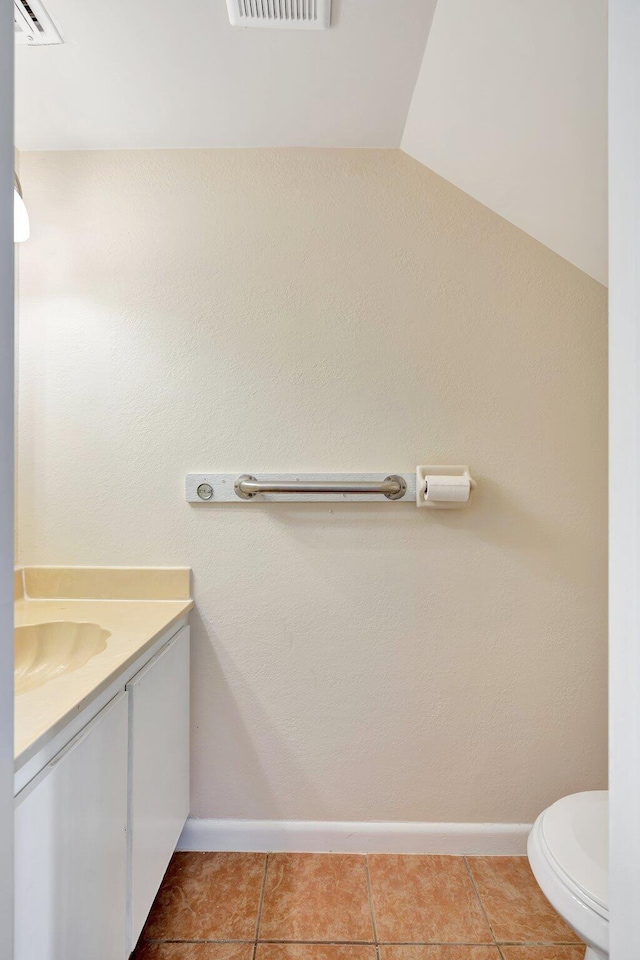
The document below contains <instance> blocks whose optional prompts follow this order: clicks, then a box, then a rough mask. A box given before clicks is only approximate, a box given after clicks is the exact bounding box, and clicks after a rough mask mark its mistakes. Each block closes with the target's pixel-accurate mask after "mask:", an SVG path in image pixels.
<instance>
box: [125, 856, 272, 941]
mask: <svg viewBox="0 0 640 960" xmlns="http://www.w3.org/2000/svg"><path fill="white" fill-rule="evenodd" d="M265 859H266V858H265V855H264V854H262V853H176V854H174V856H173V859H172V860H171V863H170V864H169V869H168V870H167V873H166V874H165V878H164V880H163V882H162V886H161V887H160V890H159V892H158V895H157V897H156V899H155V903H154V905H153V907H152V909H151V914H150V915H149V919H148V920H147V923H146V926H145V929H144V930H143V932H142V939H143V940H253V939H254V938H255V936H256V926H257V920H258V906H259V903H260V892H261V889H262V881H263V877H264V865H265Z"/></svg>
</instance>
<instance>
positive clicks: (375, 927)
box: [364, 854, 380, 960]
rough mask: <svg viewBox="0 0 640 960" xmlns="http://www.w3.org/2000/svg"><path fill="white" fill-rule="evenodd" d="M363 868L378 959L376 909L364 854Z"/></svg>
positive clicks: (366, 858)
mask: <svg viewBox="0 0 640 960" xmlns="http://www.w3.org/2000/svg"><path fill="white" fill-rule="evenodd" d="M364 864H365V869H366V871H367V895H368V897H369V910H370V911H371V923H372V925H373V940H374V943H375V945H376V955H377V957H378V960H379V958H380V951H379V950H378V927H377V924H376V909H375V907H374V905H373V890H372V889H371V874H370V872H369V857H368V856H367V855H366V854H365V858H364Z"/></svg>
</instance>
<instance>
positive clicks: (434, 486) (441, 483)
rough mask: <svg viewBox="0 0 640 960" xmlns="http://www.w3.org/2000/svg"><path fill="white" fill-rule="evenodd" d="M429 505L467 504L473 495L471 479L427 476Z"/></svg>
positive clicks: (426, 494) (426, 493)
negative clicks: (470, 495)
mask: <svg viewBox="0 0 640 960" xmlns="http://www.w3.org/2000/svg"><path fill="white" fill-rule="evenodd" d="M424 479H425V481H426V484H425V486H426V490H425V494H424V499H425V501H426V502H427V503H466V502H467V500H468V499H469V494H470V493H471V483H470V482H469V477H436V476H431V477H430V476H426V477H425V478H424Z"/></svg>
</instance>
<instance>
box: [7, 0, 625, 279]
mask: <svg viewBox="0 0 640 960" xmlns="http://www.w3.org/2000/svg"><path fill="white" fill-rule="evenodd" d="M45 3H46V7H47V9H48V11H49V13H50V14H51V15H52V16H53V17H54V19H55V20H56V22H57V24H58V25H59V26H60V28H61V30H62V33H63V35H64V38H65V43H64V44H63V45H61V46H49V47H46V46H45V47H36V48H32V47H18V49H17V51H16V142H17V146H18V148H19V149H21V150H68V149H80V150H83V149H86V150H95V149H121V148H134V149H136V148H147V149H155V148H191V147H282V146H307V147H392V148H397V147H399V146H402V149H404V150H405V151H406V152H407V153H410V154H411V155H412V156H414V157H415V158H416V159H417V160H420V161H421V162H422V163H424V164H425V165H426V166H428V167H430V168H431V169H433V170H435V171H436V173H439V174H440V175H441V176H443V177H445V178H446V179H448V180H450V181H451V182H452V183H454V184H455V185H456V186H458V187H460V188H461V189H462V190H464V191H465V192H467V193H469V194H471V195H472V196H474V197H475V198H476V199H478V200H480V201H481V202H482V203H484V204H485V205H486V206H488V207H490V208H491V209H492V210H494V211H495V212H496V213H498V214H500V215H501V216H503V217H505V218H506V219H508V220H510V221H511V222H513V223H514V224H516V225H517V226H519V227H520V228H521V229H523V230H525V231H526V232H527V233H530V234H531V235H532V236H534V237H535V238H536V239H538V240H540V241H541V242H542V243H544V244H546V245H547V246H549V247H550V248H551V249H552V250H555V251H556V252H557V253H559V254H560V255H561V256H563V257H565V258H566V259H568V260H569V261H570V262H572V263H574V264H575V265H576V266H578V267H579V268H580V269H581V270H583V271H585V272H586V273H589V274H590V275H591V276H593V277H595V278H596V279H598V280H600V281H601V282H606V276H607V268H606V243H607V224H606V0H537V2H536V3H524V2H517V3H516V2H514V0H482V2H479V0H438V5H437V8H436V0H333V14H332V26H331V29H330V30H327V31H291V30H255V29H242V28H238V27H232V26H231V25H230V24H229V19H228V16H227V9H226V3H225V0H190V3H189V4H188V5H187V4H184V3H180V2H178V0H153V2H152V0H136V2H135V3H131V0H109V2H105V0H83V2H82V3H78V2H77V0H45ZM434 10H435V16H434Z"/></svg>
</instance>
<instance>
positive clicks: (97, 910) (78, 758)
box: [15, 692, 127, 960]
mask: <svg viewBox="0 0 640 960" xmlns="http://www.w3.org/2000/svg"><path fill="white" fill-rule="evenodd" d="M15 878H16V879H15V911H16V947H15V960H87V958H88V957H91V960H120V958H123V957H124V956H125V949H126V893H127V695H126V693H124V692H123V693H120V694H118V696H117V697H115V698H114V699H113V700H112V701H111V702H110V703H109V704H107V706H106V707H105V708H104V710H102V711H101V712H100V713H99V714H98V716H97V717H95V718H94V719H93V720H92V721H91V723H89V724H88V725H87V726H86V727H85V728H84V729H83V730H81V732H80V733H79V734H78V735H77V736H76V737H74V739H73V740H72V741H71V743H69V744H68V745H67V746H66V747H65V748H64V749H63V750H61V751H60V753H59V754H57V756H55V757H54V758H53V760H52V761H51V762H50V763H49V764H48V765H47V766H46V767H45V768H44V770H42V771H41V773H39V774H38V776H37V777H36V778H35V779H34V780H32V781H31V783H29V784H28V785H27V786H26V787H25V788H24V790H22V791H21V792H20V793H19V794H18V796H17V797H16V810H15Z"/></svg>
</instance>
